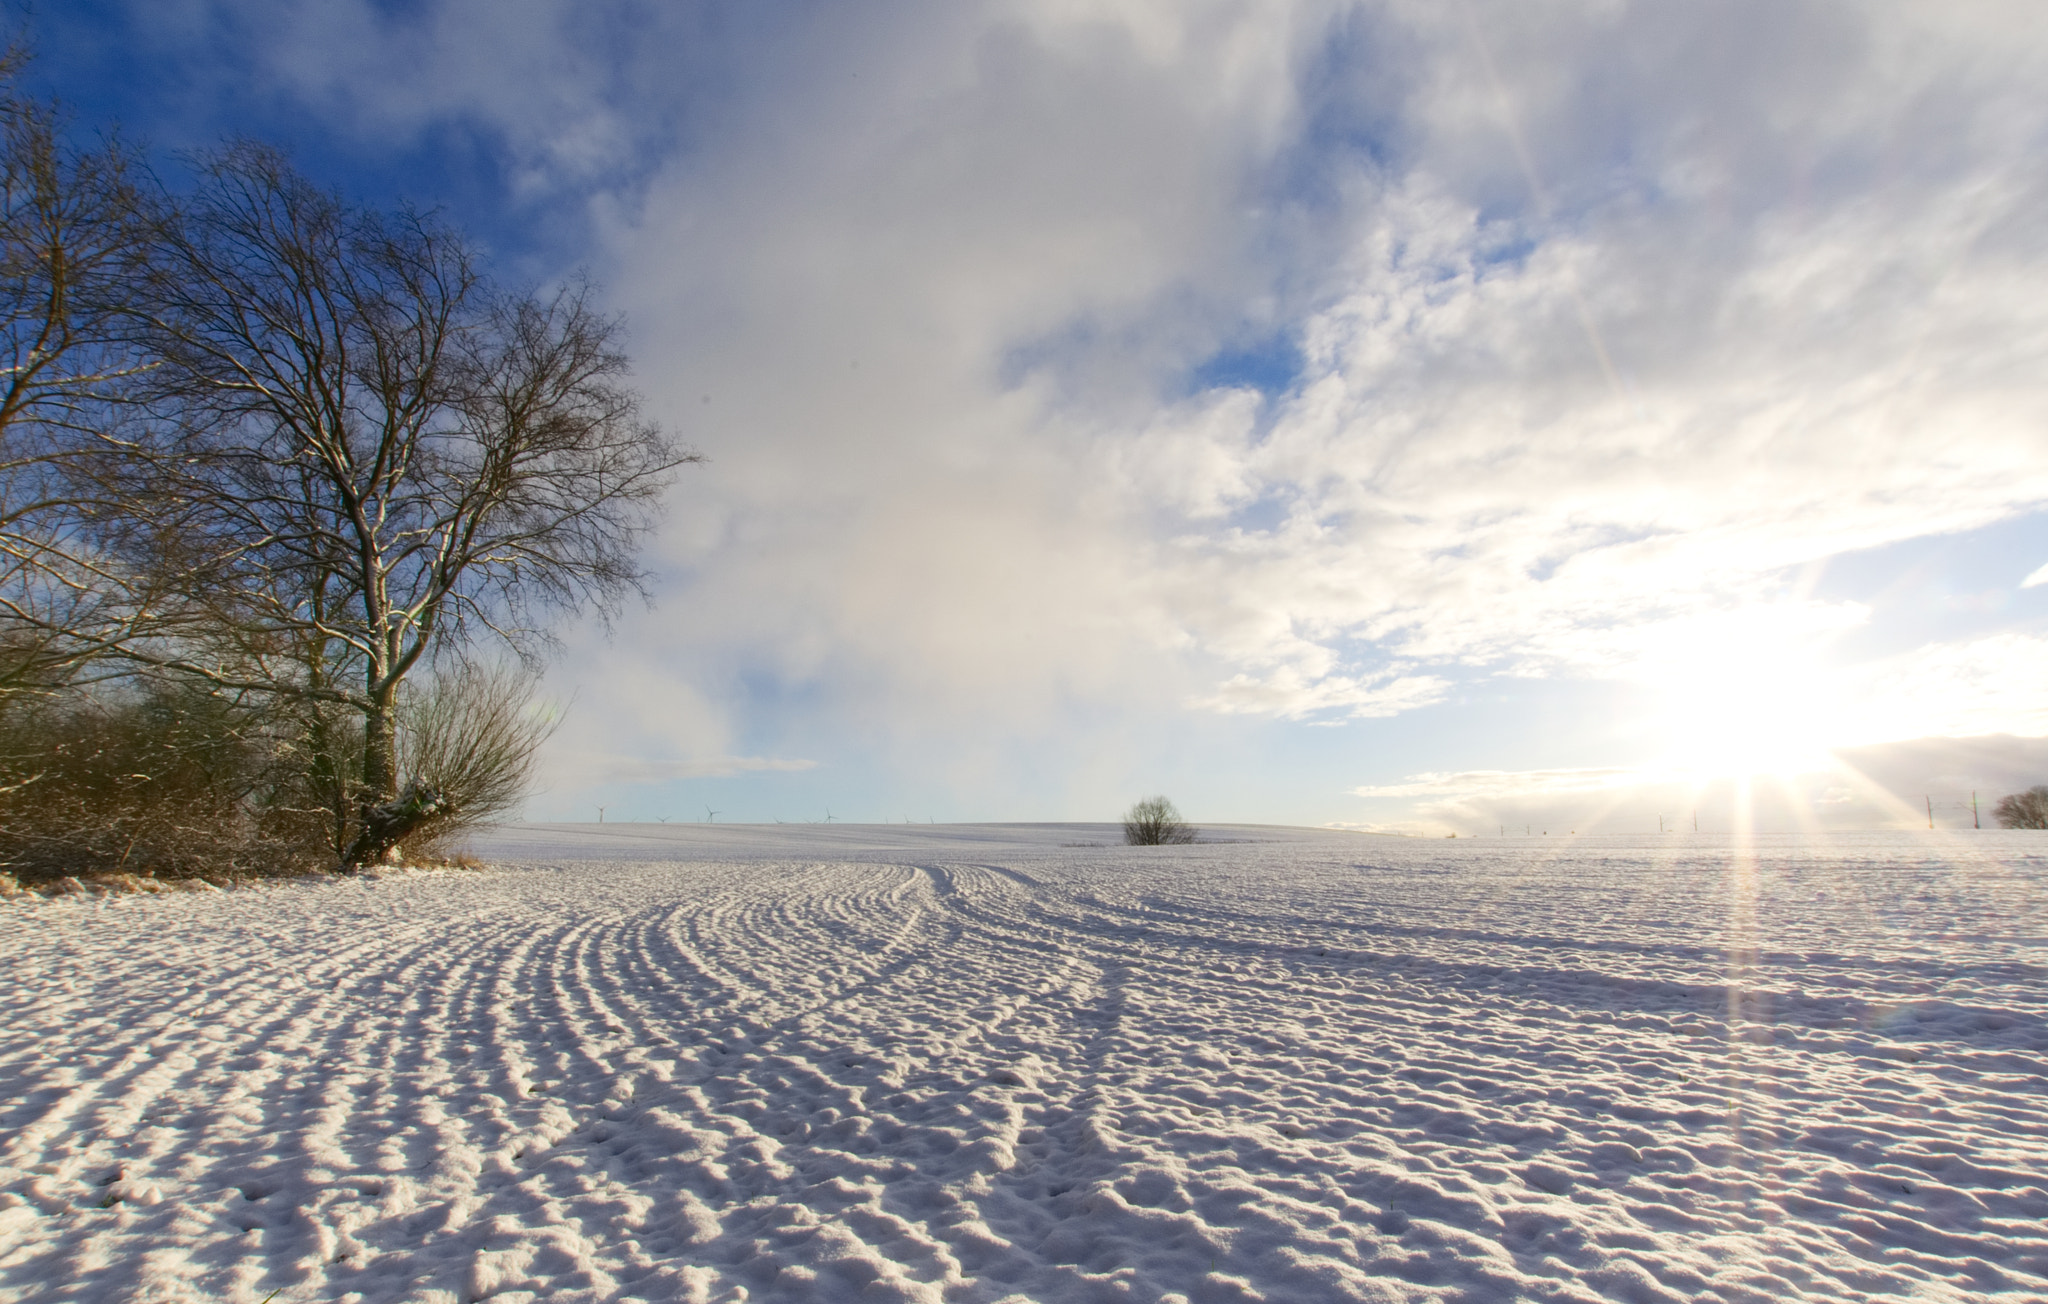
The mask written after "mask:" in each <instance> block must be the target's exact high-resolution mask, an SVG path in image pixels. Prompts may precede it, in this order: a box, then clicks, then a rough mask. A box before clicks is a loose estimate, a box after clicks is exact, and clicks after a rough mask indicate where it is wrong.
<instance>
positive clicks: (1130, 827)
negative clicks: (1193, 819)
mask: <svg viewBox="0 0 2048 1304" xmlns="http://www.w3.org/2000/svg"><path fill="white" fill-rule="evenodd" d="M1194 840H1195V830H1194V829H1193V827H1191V826H1190V825H1189V824H1187V823H1186V822H1185V821H1184V820H1182V819H1181V817H1180V812H1179V811H1178V810H1175V809H1174V806H1173V803H1172V802H1170V801H1168V800H1167V799H1166V798H1164V797H1147V798H1145V799H1144V800H1143V801H1139V802H1134V803H1132V805H1131V808H1130V809H1129V810H1127V811H1125V812H1124V841H1125V842H1126V843H1128V844H1129V845H1131V846H1133V847H1158V846H1180V845H1184V844H1186V843H1190V842H1193V841H1194Z"/></svg>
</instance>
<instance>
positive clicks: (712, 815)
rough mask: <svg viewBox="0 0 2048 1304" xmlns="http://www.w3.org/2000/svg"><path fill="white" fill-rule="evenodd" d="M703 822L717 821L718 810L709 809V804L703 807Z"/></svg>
mask: <svg viewBox="0 0 2048 1304" xmlns="http://www.w3.org/2000/svg"><path fill="white" fill-rule="evenodd" d="M704 822H705V823H706V824H716V823H718V812H717V811H715V810H713V809H711V808H710V807H709V806H706V807H705V808H704Z"/></svg>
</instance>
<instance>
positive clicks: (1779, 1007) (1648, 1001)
mask: <svg viewBox="0 0 2048 1304" xmlns="http://www.w3.org/2000/svg"><path fill="white" fill-rule="evenodd" d="M1208 833H1209V836H1211V837H1227V838H1233V839H1237V840H1235V841H1230V842H1221V843H1216V844H1207V845H1197V846H1193V847H1177V848H1125V847H1121V846H1115V845H1097V846H1089V845H1075V844H1087V843H1098V844H1107V843H1112V842H1114V840H1115V836H1114V835H1115V830H1114V829H1113V828H1110V827H1108V826H1102V825H1086V826H1083V825H1070V826H1042V825H1041V826H1022V825H1017V826H966V827H962V826H926V827H904V826H897V827H891V828H882V827H847V826H840V825H831V826H781V827H774V826H770V827H766V828H763V827H730V826H707V825H696V826H680V825H668V826H647V825H643V826H618V825H608V826H604V827H602V828H597V827H587V826H586V827H566V826H563V827H553V828H545V827H526V828H515V829H510V830H505V831H502V832H500V833H498V834H496V835H494V836H493V837H491V838H489V839H487V840H486V841H485V842H484V843H483V845H481V846H480V847H479V848H478V849H479V850H480V851H481V852H482V853H484V854H485V855H486V857H487V858H488V859H490V860H491V861H492V862H493V863H494V864H496V865H498V866H500V868H497V869H494V870H491V871H486V872H470V873H460V872H451V873H441V874H432V875H405V874H398V875H392V876H387V877H382V878H377V879H371V880H365V881H360V882H346V883H332V884H320V883H311V882H308V883H294V884H283V885H277V886H271V887H265V888H259V889H249V890H238V891H233V892H228V893H222V894H219V895H203V896H202V895H192V896H183V895H181V896H165V897H140V896H138V897H115V898H103V899H99V900H84V899H76V898H73V899H62V900H53V901H41V902H29V903H17V904H12V905H4V906H0V956H4V957H5V972H6V974H7V976H8V982H7V984H6V986H5V988H4V992H0V1013H4V1024H0V1301H8V1302H12V1301H30V1300H137V1301H144V1300H150V1301H202V1300H203V1301H247V1302H250V1304H254V1301H259V1300H261V1299H263V1298H264V1296H265V1295H267V1294H268V1293H269V1292H271V1291H273V1290H277V1291H278V1292H279V1293H278V1295H277V1301H278V1304H287V1302H289V1301H305V1300H363V1301H386V1300H392V1301H395V1300H413V1301H422V1302H425V1301H443V1302H448V1304H454V1302H457V1301H460V1302H464V1304H466V1302H467V1301H471V1300H479V1299H490V1300H494V1301H501V1302H504V1304H511V1302H513V1301H529V1300H538V1299H546V1300H549V1301H576V1300H592V1301H595V1300H626V1299H639V1300H662V1299H679V1300H698V1301H704V1300H729V1301H737V1300H757V1301H758V1300H788V1301H801V1300H861V1301H871V1300H901V1301H912V1300H916V1301H939V1300H945V1301H962V1302H966V1301H989V1302H994V1301H1010V1302H1011V1304H1016V1302H1018V1301H1026V1300H1032V1301H1083V1302H1085V1301H1127V1300H1128V1301H1147V1302H1150V1301H1172V1302H1175V1304H1178V1302H1180V1301H1190V1302H1194V1301H1203V1302H1207V1301H1232V1300H1270V1301H1284V1302H1287V1304H1297V1302H1302V1301H1324V1300H1444V1301H1489V1300H1513V1299H1530V1300H1558V1301H1591V1300H1614V1301H1629V1302H1631V1304H1647V1302H1649V1301H1667V1300H1668V1301H1678V1300H1729V1301H1732V1300H1748V1301H1791V1300H1822V1299H1826V1300H1906V1299H1912V1300H1982V1299H1985V1298H1987V1297H1991V1296H2001V1297H2002V1298H2009V1299H2014V1300H2021V1299H2041V1298H2048V982H2044V978H2048V938H2044V932H2048V929H2044V921H2048V910H2044V903H2048V891H2044V883H2048V874H2044V868H2048V838H2044V837H2043V836H2042V835H2039V834H2023V833H1992V832H1986V833H1982V834H1962V835H1947V834H1922V835H1897V834H1888V835H1870V836H1866V837H1860V838H1859V837H1845V838H1834V839H1829V840H1825V841H1821V840H1807V839H1801V838H1793V837H1784V838H1762V839H1758V840H1757V841H1755V842H1754V843H1753V844H1744V845H1738V844H1735V843H1732V842H1730V841H1729V840H1727V839H1716V838H1708V837H1696V836H1693V835H1690V834H1688V835H1683V836H1672V837H1666V838H1648V837H1646V838H1643V839H1640V840H1627V839H1577V840H1567V839H1559V838H1550V839H1543V838H1537V839H1504V840H1481V841H1468V840H1463V839H1460V840H1457V841H1450V840H1445V841H1441V842H1424V841H1411V840H1403V839H1392V838H1376V837H1368V836H1363V835H1345V834H1336V833H1329V832H1318V831H1308V830H1282V829H1252V828H1239V829H1221V830H1218V829H1210V830H1208Z"/></svg>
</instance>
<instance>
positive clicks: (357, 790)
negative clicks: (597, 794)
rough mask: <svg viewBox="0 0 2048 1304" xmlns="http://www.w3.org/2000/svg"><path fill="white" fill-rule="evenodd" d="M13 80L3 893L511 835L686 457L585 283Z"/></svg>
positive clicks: (2, 323) (0, 801) (0, 391)
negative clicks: (527, 272) (151, 154)
mask: <svg viewBox="0 0 2048 1304" xmlns="http://www.w3.org/2000/svg"><path fill="white" fill-rule="evenodd" d="M21 67H22V56H21V54H20V52H19V51H18V50H17V51H15V52H12V53H10V54H9V55H8V56H7V57H6V58H5V60H4V61H0V368H4V372H0V862H4V864H0V868H5V869H6V870H8V872H11V873H13V874H15V875H16V876H17V877H37V876H49V875H52V874H60V873H65V874H68V873H80V872H85V871H90V870H109V869H119V870H124V871H128V872H141V873H161V874H183V873H199V872H202V871H205V870H209V869H213V870H224V871H228V872H236V871H244V870H252V869H258V868H265V867H276V868H297V867H303V866H307V865H311V864H316V863H323V862H324V863H325V864H328V865H333V864H340V865H343V866H362V865H365V864H369V863H372V862H375V861H378V860H381V859H384V858H386V857H388V856H390V855H392V854H394V852H397V851H399V850H400V849H403V850H404V851H415V850H417V849H419V848H423V847H424V846H426V845H427V844H428V843H431V842H434V841H435V840H437V839H440V840H445V839H446V837H447V836H448V835H449V834H450V833H451V832H452V831H453V830H456V829H458V828H460V827H463V826H465V825H466V824H469V823H473V822H475V821H477V820H480V819H485V818H488V817H490V816H492V815H494V814H498V813H502V812H503V811H504V810H506V809H508V808H509V807H511V806H512V805H514V804H515V803H516V802H517V801H518V799H519V796H520V793H521V792H522V791H523V788H524V785H525V783H526V780H527V777H528V775H529V773H530V770H531V766H532V762H533V755H534V751H535V749H536V748H537V747H538V745H539V743H540V741H541V739H542V738H543V737H544V736H545V733H546V731H547V728H548V723H547V720H546V719H545V717H544V715H543V714H541V713H539V712H538V711H537V710H536V708H535V703H534V696H533V669H534V667H536V666H537V665H538V664H539V660H540V658H541V656H542V655H543V654H544V653H545V651H546V649H547V646H548V641H549V639H548V629H549V625H550V622H551V620H552V619H554V618H557V617H559V615H560V614H561V613H563V612H565V611H571V610H578V609H595V610H597V611H599V612H600V613H608V612H610V611H611V610H612V609H613V608H614V606H615V604H616V603H617V602H619V601H620V600H621V599H622V598H624V597H626V596H627V595H630V594H632V593H634V592H636V591H637V590H638V589H639V587H640V586H641V584H642V578H643V576H642V572H641V570H640V567H639V564H638V561H637V550H638V546H639V544H640V542H641V541H642V540H643V538H644V535H645V533H646V532H647V530H648V529H650V528H651V526H652V524H653V522H654V519H655V513H656V511H657V508H658V506H659V502H660V498H661V495H662V493H663V490H664V489H665V488H666V486H667V485H668V483H669V482H670V480H671V478H672V475H673V473H674V471H675V470H676V469H677V468H678V467H680V466H682V465H683V464H685V463H688V462H692V461H696V460H698V458H697V455H696V454H694V453H692V452H690V451H688V450H687V449H685V448H683V447H682V446H680V445H679V444H678V443H677V442H676V441H675V440H673V439H672V438H671V437H669V436H668V435H667V434H665V433H664V432H663V431H662V430H661V429H660V428H659V427H658V426H656V425H655V424H654V423H652V422H651V421H648V420H647V419H645V417H644V416H643V414H642V410H641V408H642V404H641V399H640V396H639V395H638V394H637V393H636V392H635V391H634V389H633V388H632V387H631V385H630V384H629V383H628V380H627V372H628V360H627V358H626V355H625V353H624V352H623V350H622V347H621V327H620V323H619V321H618V320H617V319H616V318H614V317H611V316H608V315H606V314H605V313H604V312H603V311H601V310H600V308H599V307H598V306H597V304H596V303H595V301H594V296H593V293H592V291H591V288H590V287H589V286H588V285H587V284H584V283H580V282H570V283H568V284H565V285H562V286H559V287H556V288H553V289H550V290H547V291H545V292H538V291H534V290H530V289H523V288H517V287H511V286H507V285H504V284H502V283H500V282H499V281H497V280H496V279H494V278H493V277H492V276H491V275H490V274H489V271H488V269H487V267H486V265H485V259H484V258H483V256H482V255H481V253H480V252H479V250H478V248H477V246H476V244H475V243H474V242H473V241H472V240H471V239H469V238H468V237H467V236H466V235H465V234H464V233H463V232H462V231H461V230H460V229H458V228H457V227H455V226H453V225H452V224H450V223H449V222H447V221H446V220H444V219H443V218H442V217H441V216H440V215H438V214H437V213H434V212H432V211H427V210H422V209H419V208H415V207H411V206H407V205H403V204H396V205H390V206H387V207H377V206H373V205H367V204H363V203H359V202H355V201H352V200H350V199H348V198H345V197H343V196H342V195H340V194H337V193H336V192H333V191H331V190H328V189H325V188H322V187H320V186H318V185H316V184H314V183H313V182H312V181H310V180H309V179H307V178H306V177H305V176H304V175H302V174H301V173H300V172H299V171H297V170H296V168H295V167H294V166H293V164H292V163H291V161H290V159H289V158H288V157H287V156H286V155H284V154H283V153H282V152H280V151H279V150H277V149H274V148H272V147H270V146H267V145H264V144H261V143H258V142H254V141H246V140H244V141H233V142H230V143H227V144H225V145H223V146H221V147H220V148H218V149H215V150H212V151H210V152H207V153H204V154H202V155H198V156H195V157H191V158H189V159H186V160H184V164H185V168H184V170H185V172H186V173H187V174H188V175H187V176H186V177H185V179H183V180H182V181H181V182H180V183H179V184H176V185H173V184H171V183H169V182H166V181H165V180H164V179H162V178H161V177H160V176H159V175H157V174H156V173H155V172H154V171H153V170H152V169H150V168H149V167H147V166H145V164H144V162H143V161H142V159H141V157H140V156H139V155H138V154H137V153H136V152H135V151H133V150H132V149H130V148H129V147H127V146H126V145H124V144H123V143H122V142H121V141H119V140H118V139H114V138H100V139H97V140H96V141H95V142H94V143H91V144H88V145H79V144H77V143H75V142H74V140H73V139H72V134H71V133H69V132H67V130H66V127H67V124H66V122H65V121H64V120H63V118H62V117H61V116H60V114H59V112H58V111H57V109H56V108H55V107H54V106H53V105H51V104H49V103H47V102H43V101H39V100H36V99H34V98H32V97H30V96H28V95H27V94H25V93H24V92H22V90H21V89H20V86H21V83H20V76H19V74H20V71H21Z"/></svg>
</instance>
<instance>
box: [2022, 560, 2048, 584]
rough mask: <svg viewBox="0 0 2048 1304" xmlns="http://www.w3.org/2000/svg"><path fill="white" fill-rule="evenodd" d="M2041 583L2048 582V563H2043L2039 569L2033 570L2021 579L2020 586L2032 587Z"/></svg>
mask: <svg viewBox="0 0 2048 1304" xmlns="http://www.w3.org/2000/svg"><path fill="white" fill-rule="evenodd" d="M2040 584H2048V564H2044V565H2042V566H2041V568H2040V569H2039V570H2036V571H2034V572H2032V573H2031V574H2029V575H2028V576H2027V577H2026V578H2025V579H2023V580H2021V581H2020V587H2021V588H2023V589H2031V588H2033V587H2035V586H2036V585H2040Z"/></svg>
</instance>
